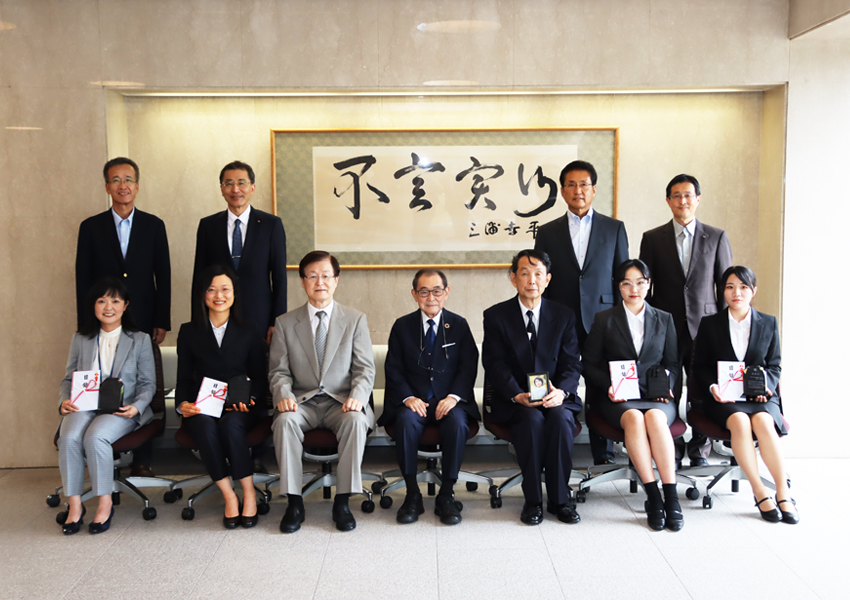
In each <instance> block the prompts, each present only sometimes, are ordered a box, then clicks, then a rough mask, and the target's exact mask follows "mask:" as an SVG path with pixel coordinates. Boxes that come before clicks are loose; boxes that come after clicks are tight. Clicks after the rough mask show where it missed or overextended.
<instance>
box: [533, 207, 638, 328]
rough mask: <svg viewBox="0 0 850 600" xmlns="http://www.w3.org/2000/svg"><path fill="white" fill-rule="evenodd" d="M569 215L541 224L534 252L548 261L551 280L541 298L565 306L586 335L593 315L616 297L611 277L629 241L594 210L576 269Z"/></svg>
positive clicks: (622, 228)
mask: <svg viewBox="0 0 850 600" xmlns="http://www.w3.org/2000/svg"><path fill="white" fill-rule="evenodd" d="M570 214H571V213H569V212H567V214H566V215H564V216H563V217H561V218H559V219H555V220H554V221H550V222H549V223H546V224H545V225H543V227H541V228H540V229H539V230H538V231H537V238H536V240H535V242H534V249H535V250H543V251H544V252H546V254H548V255H549V258H550V259H551V260H552V281H551V282H550V283H549V287H547V288H546V291H545V292H544V293H543V297H544V298H547V299H549V300H554V301H555V302H560V303H561V304H566V305H567V306H569V307H570V308H571V309H572V311H573V312H574V313H575V314H576V317H577V320H578V323H579V324H580V325H581V326H582V328H583V329H584V332H589V331H590V327H591V325H593V318H594V317H595V316H596V313H598V312H599V311H600V310H606V309H608V308H611V307H612V306H614V303H615V302H616V301H617V300H618V299H619V298H620V294H619V291H618V290H617V285H616V284H615V283H613V282H612V278H613V276H614V270H615V269H616V268H617V267H618V266H620V264H621V263H623V262H625V261H626V260H628V258H629V240H628V237H627V236H626V226H625V225H624V224H623V222H622V221H618V220H616V219H612V218H611V217H606V216H605V215H603V214H600V213H598V212H596V211H594V212H593V221H592V225H591V227H590V239H589V240H588V242H587V254H586V255H585V257H584V266H582V267H579V266H578V259H577V258H576V253H575V250H573V243H572V239H571V238H570V225H569V220H568V218H569V216H570Z"/></svg>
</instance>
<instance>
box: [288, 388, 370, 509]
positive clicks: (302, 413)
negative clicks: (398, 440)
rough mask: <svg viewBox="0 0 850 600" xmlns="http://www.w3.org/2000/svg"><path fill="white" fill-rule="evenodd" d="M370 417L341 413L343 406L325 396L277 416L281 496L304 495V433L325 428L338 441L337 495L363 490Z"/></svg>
mask: <svg viewBox="0 0 850 600" xmlns="http://www.w3.org/2000/svg"><path fill="white" fill-rule="evenodd" d="M369 421H370V419H369V417H368V416H367V415H366V414H364V413H363V412H362V411H351V412H347V413H344V412H342V404H340V403H339V402H337V401H336V400H335V399H333V398H330V397H326V396H323V397H321V398H311V399H310V400H307V401H306V402H304V403H302V404H299V405H298V410H296V411H295V412H285V413H278V414H277V416H276V417H275V420H274V424H273V425H272V429H273V430H274V447H275V451H276V453H277V464H278V466H279V468H280V493H281V495H283V494H297V495H301V476H302V473H303V470H302V467H301V455H302V454H303V451H304V446H303V444H304V432H305V431H310V430H311V429H316V428H317V427H326V428H328V429H330V430H331V431H333V432H334V434H336V439H337V441H338V442H339V466H338V467H337V486H336V491H337V493H338V494H350V493H352V492H359V491H361V490H362V488H363V480H362V478H361V476H360V463H361V462H362V461H363V449H364V448H365V447H366V437H367V434H368V432H369V425H370V423H369Z"/></svg>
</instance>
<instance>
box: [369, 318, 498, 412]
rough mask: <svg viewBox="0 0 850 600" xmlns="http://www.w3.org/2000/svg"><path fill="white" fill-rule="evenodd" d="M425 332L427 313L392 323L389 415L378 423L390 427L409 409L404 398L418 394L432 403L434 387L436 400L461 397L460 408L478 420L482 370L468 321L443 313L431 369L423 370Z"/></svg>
mask: <svg viewBox="0 0 850 600" xmlns="http://www.w3.org/2000/svg"><path fill="white" fill-rule="evenodd" d="M423 330H424V328H423V326H422V312H421V311H419V310H416V311H414V312H412V313H410V314H409V315H405V316H403V317H401V318H399V319H398V320H397V321H396V322H395V323H394V324H393V328H392V330H391V331H390V341H389V347H388V348H387V359H386V362H385V363H384V371H385V373H386V379H387V386H386V391H385V393H384V412H383V414H382V415H381V418H380V419H379V420H378V425H389V424H391V423H392V422H393V421H394V420H395V417H396V415H397V414H398V412H399V411H401V410H408V409H407V407H405V406H404V404H403V402H404V400H405V398H409V397H410V396H415V397H416V398H421V399H422V400H427V399H428V396H429V395H430V394H431V387H432V385H433V388H434V394H435V398H436V399H437V400H442V399H443V398H445V397H446V396H448V395H449V394H454V395H456V396H459V397H460V398H461V401H460V402H458V405H457V407H455V408H456V409H462V410H464V411H466V413H467V414H468V415H469V416H470V417H471V418H472V419H474V420H476V421H478V420H479V419H480V418H481V416H480V414H479V412H478V405H477V404H476V403H475V393H474V392H473V386H474V385H475V376H476V374H477V372H478V348H477V347H476V346H475V339H474V338H473V337H472V331H470V329H469V324H468V323H467V322H466V319H464V318H463V317H461V316H460V315H456V314H455V313H453V312H450V311H448V310H445V309H443V314H442V317H441V319H440V323H438V324H437V337H436V340H435V342H434V358H433V362H432V363H431V369H432V370H430V371H429V370H428V369H426V368H425V367H423V366H421V361H420V357H421V356H422V353H423V350H422V348H424V344H425V339H424V334H423ZM432 380H433V381H432Z"/></svg>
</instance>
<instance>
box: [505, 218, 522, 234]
mask: <svg viewBox="0 0 850 600" xmlns="http://www.w3.org/2000/svg"><path fill="white" fill-rule="evenodd" d="M518 229H519V225H517V224H516V223H514V222H513V221H511V222H510V223H508V226H507V227H505V228H504V229H503V230H502V231H507V232H508V235H516V232H517V230H518Z"/></svg>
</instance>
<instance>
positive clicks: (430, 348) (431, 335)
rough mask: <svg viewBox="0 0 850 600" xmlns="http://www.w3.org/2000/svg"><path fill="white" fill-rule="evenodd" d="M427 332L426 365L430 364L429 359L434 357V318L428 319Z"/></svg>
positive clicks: (435, 335)
mask: <svg viewBox="0 0 850 600" xmlns="http://www.w3.org/2000/svg"><path fill="white" fill-rule="evenodd" d="M427 323H428V333H426V334H425V351H426V352H427V353H428V359H427V361H428V365H429V366H430V365H431V361H432V360H433V357H434V340H435V339H436V337H437V334H436V333H434V319H428V321H427Z"/></svg>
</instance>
